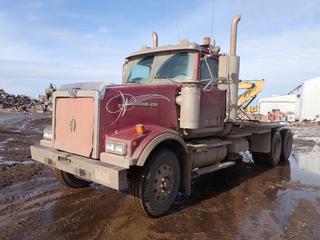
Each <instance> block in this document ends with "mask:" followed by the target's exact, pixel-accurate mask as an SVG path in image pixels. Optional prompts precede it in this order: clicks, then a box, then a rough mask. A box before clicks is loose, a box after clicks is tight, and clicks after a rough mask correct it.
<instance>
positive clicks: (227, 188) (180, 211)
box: [0, 113, 320, 240]
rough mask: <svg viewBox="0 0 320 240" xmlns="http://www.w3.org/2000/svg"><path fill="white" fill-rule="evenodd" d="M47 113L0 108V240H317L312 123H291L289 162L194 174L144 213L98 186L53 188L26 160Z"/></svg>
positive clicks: (319, 198) (319, 193) (319, 187)
mask: <svg viewBox="0 0 320 240" xmlns="http://www.w3.org/2000/svg"><path fill="white" fill-rule="evenodd" d="M49 123H50V118H49V115H45V114H18V113H0V171H1V174H0V239H47V240H49V239H55V240H56V239H213V238H215V239H320V151H319V150H320V128H319V127H293V128H292V130H293V131H294V133H295V136H294V148H293V154H292V156H291V158H290V162H286V163H282V164H281V165H280V166H277V167H275V168H272V169H271V168H257V167H255V166H254V164H252V163H251V164H250V163H249V164H245V166H244V167H242V168H240V169H235V168H233V169H226V170H222V171H220V172H216V173H214V174H211V175H206V176H204V177H201V178H200V179H198V180H197V181H196V182H195V183H194V187H193V190H194V193H193V196H192V197H191V198H190V199H186V200H185V201H183V202H181V203H179V204H177V205H176V206H175V207H174V209H173V210H172V211H171V212H170V213H169V214H168V215H166V216H164V217H161V218H158V219H147V218H144V217H141V216H140V215H138V214H137V213H136V212H135V211H134V210H132V209H131V208H130V206H129V203H128V202H127V196H126V195H125V194H123V193H118V192H116V191H114V190H110V189H108V188H106V187H103V186H100V185H98V184H92V186H91V187H89V188H87V189H81V190H68V189H66V188H64V187H63V186H61V185H60V184H59V183H58V182H57V181H56V180H55V178H54V177H53V176H52V174H51V170H50V169H49V168H48V167H46V166H43V165H40V164H38V163H36V162H34V161H33V160H31V159H30V152H29V146H30V145H31V144H33V143H35V142H37V141H39V139H40V138H41V136H42V129H43V128H44V127H45V126H46V125H48V124H49Z"/></svg>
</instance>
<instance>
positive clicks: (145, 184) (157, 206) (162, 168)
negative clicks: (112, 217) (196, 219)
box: [128, 149, 181, 217]
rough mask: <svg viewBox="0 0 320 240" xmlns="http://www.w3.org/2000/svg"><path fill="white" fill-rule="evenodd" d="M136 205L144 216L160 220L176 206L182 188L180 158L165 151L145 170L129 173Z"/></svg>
mask: <svg viewBox="0 0 320 240" xmlns="http://www.w3.org/2000/svg"><path fill="white" fill-rule="evenodd" d="M128 177H129V191H130V201H131V204H132V206H133V207H134V208H135V209H137V210H138V211H139V212H140V213H141V214H142V215H145V216H151V217H159V216H161V215H163V214H164V213H166V212H167V211H168V210H169V209H170V208H171V206H172V205H173V203H174V201H175V198H176V196H177V193H178V191H179V187H180V178H181V174H180V164H179V161H178V159H177V157H176V155H175V154H174V153H173V152H172V151H170V150H168V149H161V150H159V151H157V152H156V153H155V154H153V155H152V156H151V158H150V159H149V161H148V163H147V164H146V165H145V166H144V167H142V168H141V167H136V168H133V169H131V170H130V172H129V175H128Z"/></svg>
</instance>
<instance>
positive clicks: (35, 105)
mask: <svg viewBox="0 0 320 240" xmlns="http://www.w3.org/2000/svg"><path fill="white" fill-rule="evenodd" d="M51 110H52V102H51V98H49V99H47V98H46V97H45V96H39V99H33V98H30V97H27V96H24V95H15V94H9V93H6V92H5V91H4V90H3V89H0V111H7V112H39V113H42V112H49V111H51Z"/></svg>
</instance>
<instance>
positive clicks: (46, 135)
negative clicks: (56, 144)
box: [43, 126, 53, 141]
mask: <svg viewBox="0 0 320 240" xmlns="http://www.w3.org/2000/svg"><path fill="white" fill-rule="evenodd" d="M52 138H53V136H52V126H48V127H46V128H45V129H44V130H43V139H45V140H49V141H52Z"/></svg>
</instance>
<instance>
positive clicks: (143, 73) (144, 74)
mask: <svg viewBox="0 0 320 240" xmlns="http://www.w3.org/2000/svg"><path fill="white" fill-rule="evenodd" d="M153 58H154V57H153V56H148V57H145V58H142V59H141V60H140V61H138V62H137V63H136V64H134V65H133V66H132V69H131V71H130V74H129V76H128V81H127V82H129V83H136V82H142V81H147V80H149V79H150V72H151V66H152V63H153Z"/></svg>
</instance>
